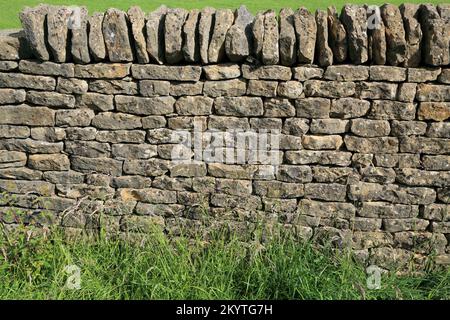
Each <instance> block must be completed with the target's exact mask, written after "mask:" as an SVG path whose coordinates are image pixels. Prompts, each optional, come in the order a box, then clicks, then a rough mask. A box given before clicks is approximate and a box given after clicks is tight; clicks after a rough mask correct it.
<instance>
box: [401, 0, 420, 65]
mask: <svg viewBox="0 0 450 320" xmlns="http://www.w3.org/2000/svg"><path fill="white" fill-rule="evenodd" d="M399 8H400V12H401V14H402V18H403V26H404V28H405V40H406V55H405V66H406V67H417V66H419V65H420V60H421V57H422V51H421V49H422V48H421V42H422V28H421V25H420V23H419V13H420V5H417V4H401V5H400V7H399Z"/></svg>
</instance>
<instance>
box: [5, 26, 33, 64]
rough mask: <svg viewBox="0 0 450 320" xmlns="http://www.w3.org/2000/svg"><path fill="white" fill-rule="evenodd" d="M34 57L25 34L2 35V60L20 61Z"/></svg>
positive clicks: (21, 32)
mask: <svg viewBox="0 0 450 320" xmlns="http://www.w3.org/2000/svg"><path fill="white" fill-rule="evenodd" d="M32 56H33V54H32V52H31V48H30V45H29V42H28V40H27V39H26V36H25V32H24V31H23V30H21V31H20V32H13V33H6V34H4V33H2V34H0V59H1V60H19V59H29V58H31V57H32Z"/></svg>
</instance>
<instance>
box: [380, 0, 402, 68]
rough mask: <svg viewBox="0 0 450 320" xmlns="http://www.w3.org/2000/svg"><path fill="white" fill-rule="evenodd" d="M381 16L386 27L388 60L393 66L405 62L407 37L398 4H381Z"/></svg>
mask: <svg viewBox="0 0 450 320" xmlns="http://www.w3.org/2000/svg"><path fill="white" fill-rule="evenodd" d="M380 11H381V17H382V18H383V22H384V25H385V28H386V44H387V50H386V61H387V63H388V64H390V65H392V66H398V65H401V64H403V63H404V62H405V56H406V38H405V29H404V27H403V18H402V15H401V13H400V10H399V8H398V7H397V6H395V5H391V4H385V5H383V6H381V8H380Z"/></svg>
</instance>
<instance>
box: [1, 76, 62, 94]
mask: <svg viewBox="0 0 450 320" xmlns="http://www.w3.org/2000/svg"><path fill="white" fill-rule="evenodd" d="M55 87H56V81H55V79H54V78H51V77H42V76H32V75H26V74H21V73H0V88H26V89H35V90H47V91H53V90H55Z"/></svg>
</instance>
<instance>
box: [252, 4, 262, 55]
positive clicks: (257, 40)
mask: <svg viewBox="0 0 450 320" xmlns="http://www.w3.org/2000/svg"><path fill="white" fill-rule="evenodd" d="M252 38H253V55H254V56H255V58H256V59H257V60H258V61H262V50H263V43H264V12H258V14H257V15H256V17H255V21H254V22H253V26H252Z"/></svg>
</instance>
